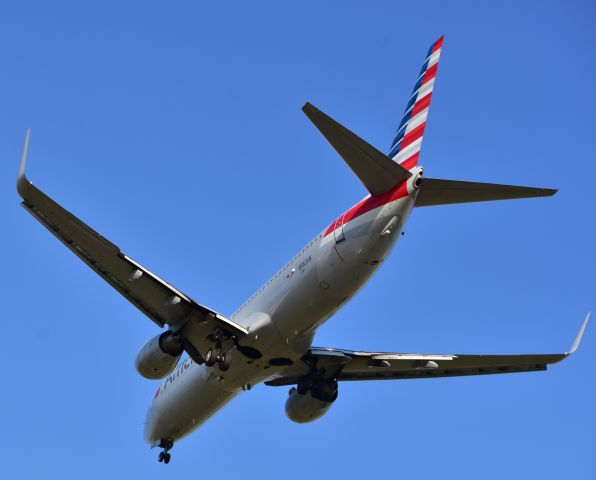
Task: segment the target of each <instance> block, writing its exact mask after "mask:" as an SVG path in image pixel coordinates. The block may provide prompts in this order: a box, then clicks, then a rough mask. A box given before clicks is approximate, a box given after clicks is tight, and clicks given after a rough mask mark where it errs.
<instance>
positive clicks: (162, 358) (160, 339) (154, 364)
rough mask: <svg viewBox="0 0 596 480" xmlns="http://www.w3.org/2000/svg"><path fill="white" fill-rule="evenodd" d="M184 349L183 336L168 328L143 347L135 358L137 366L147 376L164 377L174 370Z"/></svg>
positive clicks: (153, 377) (152, 377)
mask: <svg viewBox="0 0 596 480" xmlns="http://www.w3.org/2000/svg"><path fill="white" fill-rule="evenodd" d="M183 351H184V345H183V342H182V338H181V337H180V336H179V335H176V334H174V333H172V332H170V331H169V330H168V331H167V332H164V333H162V334H160V335H157V336H155V337H153V338H152V339H151V340H149V341H148V342H147V343H146V344H145V345H143V346H142V347H141V349H140V350H139V353H137V358H136V359H135V368H136V369H137V372H139V373H140V374H141V375H142V376H143V377H145V378H149V379H151V380H157V379H159V378H163V377H165V376H166V375H167V374H168V373H170V372H171V371H172V370H174V368H175V367H176V364H177V363H178V360H179V359H180V355H182V352H183Z"/></svg>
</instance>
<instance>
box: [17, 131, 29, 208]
mask: <svg viewBox="0 0 596 480" xmlns="http://www.w3.org/2000/svg"><path fill="white" fill-rule="evenodd" d="M30 134H31V129H30V128H28V129H27V133H26V134H25V143H24V144H23V152H22V153H21V163H19V173H18V175H17V192H18V193H19V195H20V196H21V197H23V198H25V193H26V188H27V185H28V184H29V180H27V177H26V176H25V168H26V166H27V152H28V151H29V135H30Z"/></svg>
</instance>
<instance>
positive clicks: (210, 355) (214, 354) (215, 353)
mask: <svg viewBox="0 0 596 480" xmlns="http://www.w3.org/2000/svg"><path fill="white" fill-rule="evenodd" d="M219 355H220V353H219V348H210V349H209V350H207V354H206V355H205V365H207V366H208V367H212V366H213V365H215V364H216V363H217V358H218V357H219Z"/></svg>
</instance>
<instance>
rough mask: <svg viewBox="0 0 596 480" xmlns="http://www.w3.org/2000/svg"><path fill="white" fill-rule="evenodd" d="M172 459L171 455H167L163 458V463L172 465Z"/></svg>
mask: <svg viewBox="0 0 596 480" xmlns="http://www.w3.org/2000/svg"><path fill="white" fill-rule="evenodd" d="M170 458H172V456H171V455H170V454H169V453H166V454H165V455H164V458H163V463H165V464H166V465H167V464H168V463H170Z"/></svg>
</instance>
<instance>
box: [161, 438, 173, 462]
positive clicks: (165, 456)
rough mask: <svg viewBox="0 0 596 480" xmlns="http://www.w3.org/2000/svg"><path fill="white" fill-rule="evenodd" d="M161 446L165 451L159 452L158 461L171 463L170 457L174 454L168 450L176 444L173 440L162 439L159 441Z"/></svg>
mask: <svg viewBox="0 0 596 480" xmlns="http://www.w3.org/2000/svg"><path fill="white" fill-rule="evenodd" d="M159 446H160V447H161V448H163V451H161V452H159V455H158V457H157V461H158V462H159V463H161V462H163V463H165V464H168V463H170V459H171V458H172V455H171V454H170V453H168V452H169V451H170V450H171V449H172V447H173V446H174V442H172V441H171V440H162V441H161V442H159Z"/></svg>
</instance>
